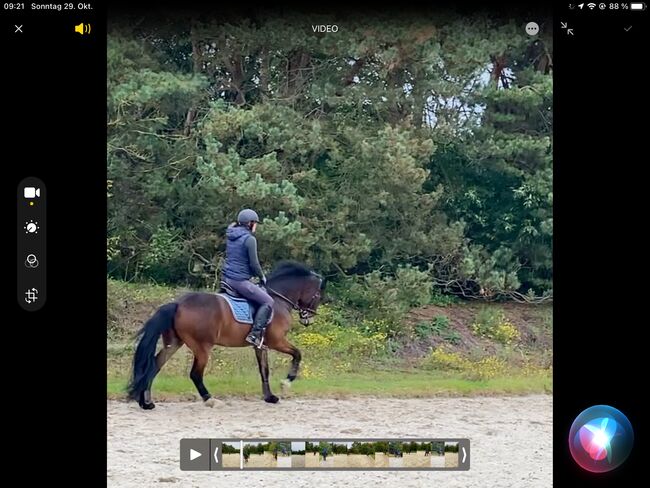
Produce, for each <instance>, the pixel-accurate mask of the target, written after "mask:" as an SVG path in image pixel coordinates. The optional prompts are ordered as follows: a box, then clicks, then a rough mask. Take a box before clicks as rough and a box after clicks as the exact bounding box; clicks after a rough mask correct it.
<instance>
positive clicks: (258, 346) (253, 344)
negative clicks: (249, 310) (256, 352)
mask: <svg viewBox="0 0 650 488" xmlns="http://www.w3.org/2000/svg"><path fill="white" fill-rule="evenodd" d="M249 337H250V335H248V336H246V342H248V343H249V344H250V345H251V346H253V347H256V348H257V349H268V346H265V345H264V332H262V334H261V337H260V338H259V339H257V338H256V339H255V340H254V341H252V342H251V341H250V340H249ZM258 342H259V344H258Z"/></svg>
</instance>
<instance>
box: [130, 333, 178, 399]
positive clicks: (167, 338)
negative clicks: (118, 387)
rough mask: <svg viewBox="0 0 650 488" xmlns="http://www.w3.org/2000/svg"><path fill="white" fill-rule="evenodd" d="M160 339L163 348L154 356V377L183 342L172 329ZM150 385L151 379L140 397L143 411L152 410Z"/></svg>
mask: <svg viewBox="0 0 650 488" xmlns="http://www.w3.org/2000/svg"><path fill="white" fill-rule="evenodd" d="M162 339H163V347H162V349H161V350H160V351H159V352H158V354H156V375H157V374H158V373H160V370H161V369H162V367H163V366H164V365H165V363H166V362H167V361H169V358H171V357H172V356H173V355H174V353H175V352H176V351H178V350H179V349H180V347H181V346H182V345H183V341H181V340H180V338H179V337H178V336H177V335H176V332H174V329H169V330H166V331H165V332H163V334H162ZM154 378H155V376H154ZM152 384H153V379H152V380H151V383H149V387H148V388H147V389H146V390H145V391H143V392H142V394H141V395H140V405H141V406H143V407H142V408H144V409H149V408H153V402H152V401H151V385H152Z"/></svg>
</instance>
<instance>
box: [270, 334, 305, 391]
mask: <svg viewBox="0 0 650 488" xmlns="http://www.w3.org/2000/svg"><path fill="white" fill-rule="evenodd" d="M273 349H275V350H276V351H278V352H283V353H285V354H288V355H289V356H291V367H290V368H289V373H288V374H287V378H286V379H284V380H282V382H281V383H280V384H281V385H282V390H283V391H286V390H288V389H290V388H291V383H292V382H293V380H295V379H296V377H297V376H298V369H300V361H301V359H302V354H301V353H300V349H298V348H297V347H296V346H294V345H293V344H291V343H289V342H287V341H283V342H282V343H280V344H279V345H278V346H277V347H273Z"/></svg>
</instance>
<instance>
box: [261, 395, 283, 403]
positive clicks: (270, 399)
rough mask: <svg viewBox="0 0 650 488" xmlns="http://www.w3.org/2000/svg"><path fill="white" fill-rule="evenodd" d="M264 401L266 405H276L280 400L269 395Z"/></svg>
mask: <svg viewBox="0 0 650 488" xmlns="http://www.w3.org/2000/svg"><path fill="white" fill-rule="evenodd" d="M264 401H265V402H266V403H278V401H280V399H279V398H278V397H276V396H275V395H271V396H269V397H266V398H265V399H264Z"/></svg>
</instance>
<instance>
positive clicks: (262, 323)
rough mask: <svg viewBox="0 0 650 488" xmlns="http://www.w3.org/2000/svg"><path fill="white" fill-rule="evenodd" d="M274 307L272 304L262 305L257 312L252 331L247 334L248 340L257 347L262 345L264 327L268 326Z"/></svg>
mask: <svg viewBox="0 0 650 488" xmlns="http://www.w3.org/2000/svg"><path fill="white" fill-rule="evenodd" d="M272 311H273V309H272V308H271V306H270V305H260V308H259V309H258V310H257V313H256V314H255V321H254V322H253V327H252V328H251V331H250V332H249V333H248V335H247V336H246V342H249V343H250V344H253V345H254V346H255V347H260V346H261V345H262V338H263V337H264V329H265V328H266V326H267V324H268V322H269V319H270V318H271V312H272Z"/></svg>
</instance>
